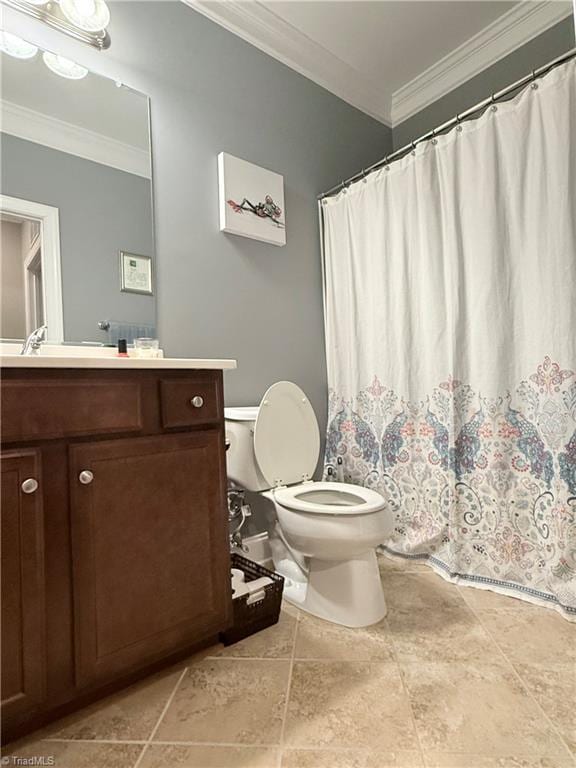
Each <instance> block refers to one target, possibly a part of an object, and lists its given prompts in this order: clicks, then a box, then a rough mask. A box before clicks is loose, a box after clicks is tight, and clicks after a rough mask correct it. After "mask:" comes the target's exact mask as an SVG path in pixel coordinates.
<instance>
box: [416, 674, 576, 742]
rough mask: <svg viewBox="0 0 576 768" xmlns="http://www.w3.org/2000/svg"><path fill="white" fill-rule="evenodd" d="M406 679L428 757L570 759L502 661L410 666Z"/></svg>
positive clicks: (537, 709) (558, 739)
mask: <svg viewBox="0 0 576 768" xmlns="http://www.w3.org/2000/svg"><path fill="white" fill-rule="evenodd" d="M402 674H403V676H404V680H405V682H406V686H407V688H408V692H409V695H410V701H411V703H412V710H413V712H414V717H415V719H416V727H417V729H418V735H419V738H420V744H421V746H422V749H423V750H424V752H425V753H426V751H429V750H436V751H438V750H446V751H450V752H463V753H470V754H477V755H486V756H493V757H500V756H503V755H542V756H546V757H554V756H566V755H567V754H568V752H567V749H566V747H565V746H564V744H563V742H562V741H561V739H560V737H559V736H557V735H556V733H555V732H554V730H553V729H552V727H551V726H550V725H549V724H548V723H547V722H546V721H544V720H543V718H542V714H541V712H540V709H539V708H538V706H537V705H536V703H535V702H534V700H533V699H532V698H531V697H530V695H529V694H528V693H527V692H526V690H525V688H524V687H523V686H522V685H521V683H520V681H519V680H518V678H517V676H516V675H515V674H514V672H513V670H511V669H509V668H508V666H507V665H505V664H504V662H496V663H490V660H487V663H484V664H479V663H472V664H462V663H452V664H407V665H405V666H403V667H402Z"/></svg>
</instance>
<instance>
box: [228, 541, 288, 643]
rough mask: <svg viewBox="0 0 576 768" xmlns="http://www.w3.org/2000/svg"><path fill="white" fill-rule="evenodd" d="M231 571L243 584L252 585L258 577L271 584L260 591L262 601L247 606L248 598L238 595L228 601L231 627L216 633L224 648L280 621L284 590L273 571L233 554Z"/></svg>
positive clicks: (281, 580) (279, 578)
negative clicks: (238, 573) (240, 575)
mask: <svg viewBox="0 0 576 768" xmlns="http://www.w3.org/2000/svg"><path fill="white" fill-rule="evenodd" d="M230 565H231V567H232V568H239V569H240V570H241V571H244V573H245V574H246V581H253V580H254V579H259V578H261V577H262V576H268V578H269V579H272V584H267V585H266V586H265V587H264V588H263V589H264V597H263V598H262V600H258V601H257V602H254V603H248V602H247V601H248V597H249V596H248V595H242V596H241V597H237V598H236V599H235V600H233V601H232V606H233V612H234V623H233V624H232V626H231V627H230V628H229V629H227V630H226V631H225V632H221V633H220V641H221V642H222V643H224V645H233V644H234V643H237V642H238V641H239V640H243V639H244V638H245V637H249V636H250V635H253V634H254V633H255V632H260V630H262V629H266V627H271V626H272V625H273V624H276V623H277V621H278V618H279V617H280V607H281V605H282V591H283V589H284V577H283V576H280V575H279V574H277V573H275V572H274V571H270V570H268V568H264V567H263V566H262V565H258V563H254V562H252V560H248V559H247V558H245V557H242V556H241V555H237V554H236V553H235V552H234V553H232V555H231V556H230Z"/></svg>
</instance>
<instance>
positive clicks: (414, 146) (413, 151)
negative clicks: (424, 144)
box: [412, 141, 416, 157]
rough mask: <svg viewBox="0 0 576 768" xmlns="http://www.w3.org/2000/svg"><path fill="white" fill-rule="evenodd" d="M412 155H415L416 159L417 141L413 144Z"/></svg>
mask: <svg viewBox="0 0 576 768" xmlns="http://www.w3.org/2000/svg"><path fill="white" fill-rule="evenodd" d="M412 154H413V155H414V157H416V142H415V141H413V142H412Z"/></svg>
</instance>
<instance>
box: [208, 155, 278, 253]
mask: <svg viewBox="0 0 576 768" xmlns="http://www.w3.org/2000/svg"><path fill="white" fill-rule="evenodd" d="M218 192H219V210H220V231H221V232H227V233H228V234H231V235H239V236H240V237H249V238H251V239H253V240H260V241H261V242H263V243H268V244H270V245H277V246H283V245H286V211H285V204H284V177H283V176H282V175H281V174H279V173H276V172H274V171H270V170H268V169H267V168H262V167H261V166H259V165H255V164H254V163H249V162H248V161H247V160H242V159H241V158H239V157H234V156H233V155H229V154H228V153H226V152H221V153H220V154H219V155H218Z"/></svg>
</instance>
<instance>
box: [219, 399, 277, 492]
mask: <svg viewBox="0 0 576 768" xmlns="http://www.w3.org/2000/svg"><path fill="white" fill-rule="evenodd" d="M257 416H258V406H248V407H241V408H224V419H225V424H226V440H227V441H228V442H229V444H230V447H229V448H228V450H227V451H226V469H227V473H228V480H230V481H231V482H233V483H234V484H235V485H239V486H240V487H242V488H245V489H246V490H247V491H265V490H267V489H269V488H270V484H269V483H267V482H266V480H265V478H264V476H263V475H262V473H261V472H260V468H259V467H258V462H257V461H256V455H255V454H254V424H255V423H256V417H257Z"/></svg>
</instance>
